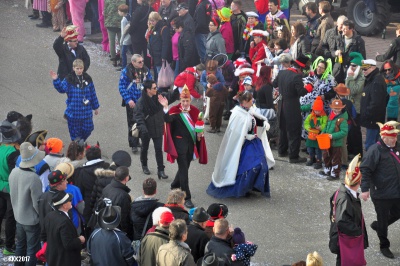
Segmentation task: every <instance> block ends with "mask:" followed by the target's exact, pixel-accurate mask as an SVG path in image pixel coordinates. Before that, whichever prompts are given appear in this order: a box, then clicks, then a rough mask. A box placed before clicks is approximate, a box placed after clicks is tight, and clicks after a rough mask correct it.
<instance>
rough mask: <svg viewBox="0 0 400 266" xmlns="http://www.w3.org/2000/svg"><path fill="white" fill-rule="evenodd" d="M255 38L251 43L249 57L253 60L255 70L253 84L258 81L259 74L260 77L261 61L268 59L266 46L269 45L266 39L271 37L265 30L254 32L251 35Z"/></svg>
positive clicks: (252, 64)
mask: <svg viewBox="0 0 400 266" xmlns="http://www.w3.org/2000/svg"><path fill="white" fill-rule="evenodd" d="M250 35H251V36H253V41H252V42H251V43H250V50H249V57H250V60H251V67H252V68H253V70H254V74H253V76H252V78H253V82H254V83H256V81H257V77H258V76H257V74H258V75H259V73H260V71H259V69H260V68H261V62H260V61H261V60H262V61H263V60H264V58H266V57H267V55H266V54H265V48H264V47H265V46H266V45H267V41H266V38H267V37H268V36H269V33H268V32H267V31H263V30H252V31H251V33H250Z"/></svg>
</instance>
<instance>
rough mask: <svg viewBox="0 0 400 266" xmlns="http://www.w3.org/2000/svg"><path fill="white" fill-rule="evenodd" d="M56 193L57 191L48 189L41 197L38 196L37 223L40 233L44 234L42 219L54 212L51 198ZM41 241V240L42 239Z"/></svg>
mask: <svg viewBox="0 0 400 266" xmlns="http://www.w3.org/2000/svg"><path fill="white" fill-rule="evenodd" d="M57 192H58V190H55V189H50V190H49V191H46V192H45V193H43V194H42V195H40V197H39V199H38V207H39V223H40V228H41V231H42V232H44V219H45V218H46V215H47V214H48V213H49V212H52V211H54V207H53V204H52V202H53V196H54V195H55V194H56V193H57ZM42 240H43V239H42Z"/></svg>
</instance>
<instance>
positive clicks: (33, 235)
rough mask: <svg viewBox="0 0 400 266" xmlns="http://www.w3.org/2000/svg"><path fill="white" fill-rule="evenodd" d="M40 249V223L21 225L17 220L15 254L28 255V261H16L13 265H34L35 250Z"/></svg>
mask: <svg viewBox="0 0 400 266" xmlns="http://www.w3.org/2000/svg"><path fill="white" fill-rule="evenodd" d="M39 249H40V224H35V225H23V224H20V223H18V222H17V243H16V249H15V256H29V257H30V259H29V261H28V262H19V263H18V262H16V263H15V264H14V265H16V266H17V265H21V266H22V265H25V266H35V265H36V252H38V251H39Z"/></svg>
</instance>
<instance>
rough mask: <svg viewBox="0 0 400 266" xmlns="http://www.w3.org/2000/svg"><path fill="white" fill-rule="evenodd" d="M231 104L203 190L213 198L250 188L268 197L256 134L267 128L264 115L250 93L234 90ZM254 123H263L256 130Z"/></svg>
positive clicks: (265, 166) (264, 159)
mask: <svg viewBox="0 0 400 266" xmlns="http://www.w3.org/2000/svg"><path fill="white" fill-rule="evenodd" d="M238 99H239V103H240V106H235V108H233V110H232V115H231V117H230V119H229V124H228V127H227V129H226V131H225V132H226V133H225V135H224V138H223V139H222V142H221V146H220V149H219V151H218V155H217V160H216V163H215V167H214V172H213V174H212V182H211V183H210V185H209V186H208V188H207V194H209V195H211V196H213V197H216V198H226V197H237V198H239V197H242V196H244V195H246V194H247V193H248V192H250V191H251V190H253V189H254V188H255V189H257V190H258V191H260V192H261V194H262V195H264V196H266V197H270V187H269V173H268V163H267V156H266V151H265V150H264V147H263V146H264V143H263V141H265V140H266V141H268V140H267V139H260V138H258V137H257V134H260V135H261V134H262V130H265V129H269V124H268V122H267V121H266V120H267V119H266V118H265V117H263V116H262V115H259V114H257V113H256V112H255V110H254V109H253V108H251V107H252V105H253V95H252V94H251V93H249V92H247V91H245V92H241V93H239V94H238ZM257 126H263V128H262V129H261V132H258V130H259V128H257Z"/></svg>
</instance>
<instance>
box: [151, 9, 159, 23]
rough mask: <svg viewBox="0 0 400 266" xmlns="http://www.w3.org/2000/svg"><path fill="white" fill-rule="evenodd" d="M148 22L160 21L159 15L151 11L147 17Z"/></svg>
mask: <svg viewBox="0 0 400 266" xmlns="http://www.w3.org/2000/svg"><path fill="white" fill-rule="evenodd" d="M149 20H154V21H157V22H158V21H160V20H162V17H161V16H160V14H158V12H155V11H153V12H151V13H150V15H149Z"/></svg>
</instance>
